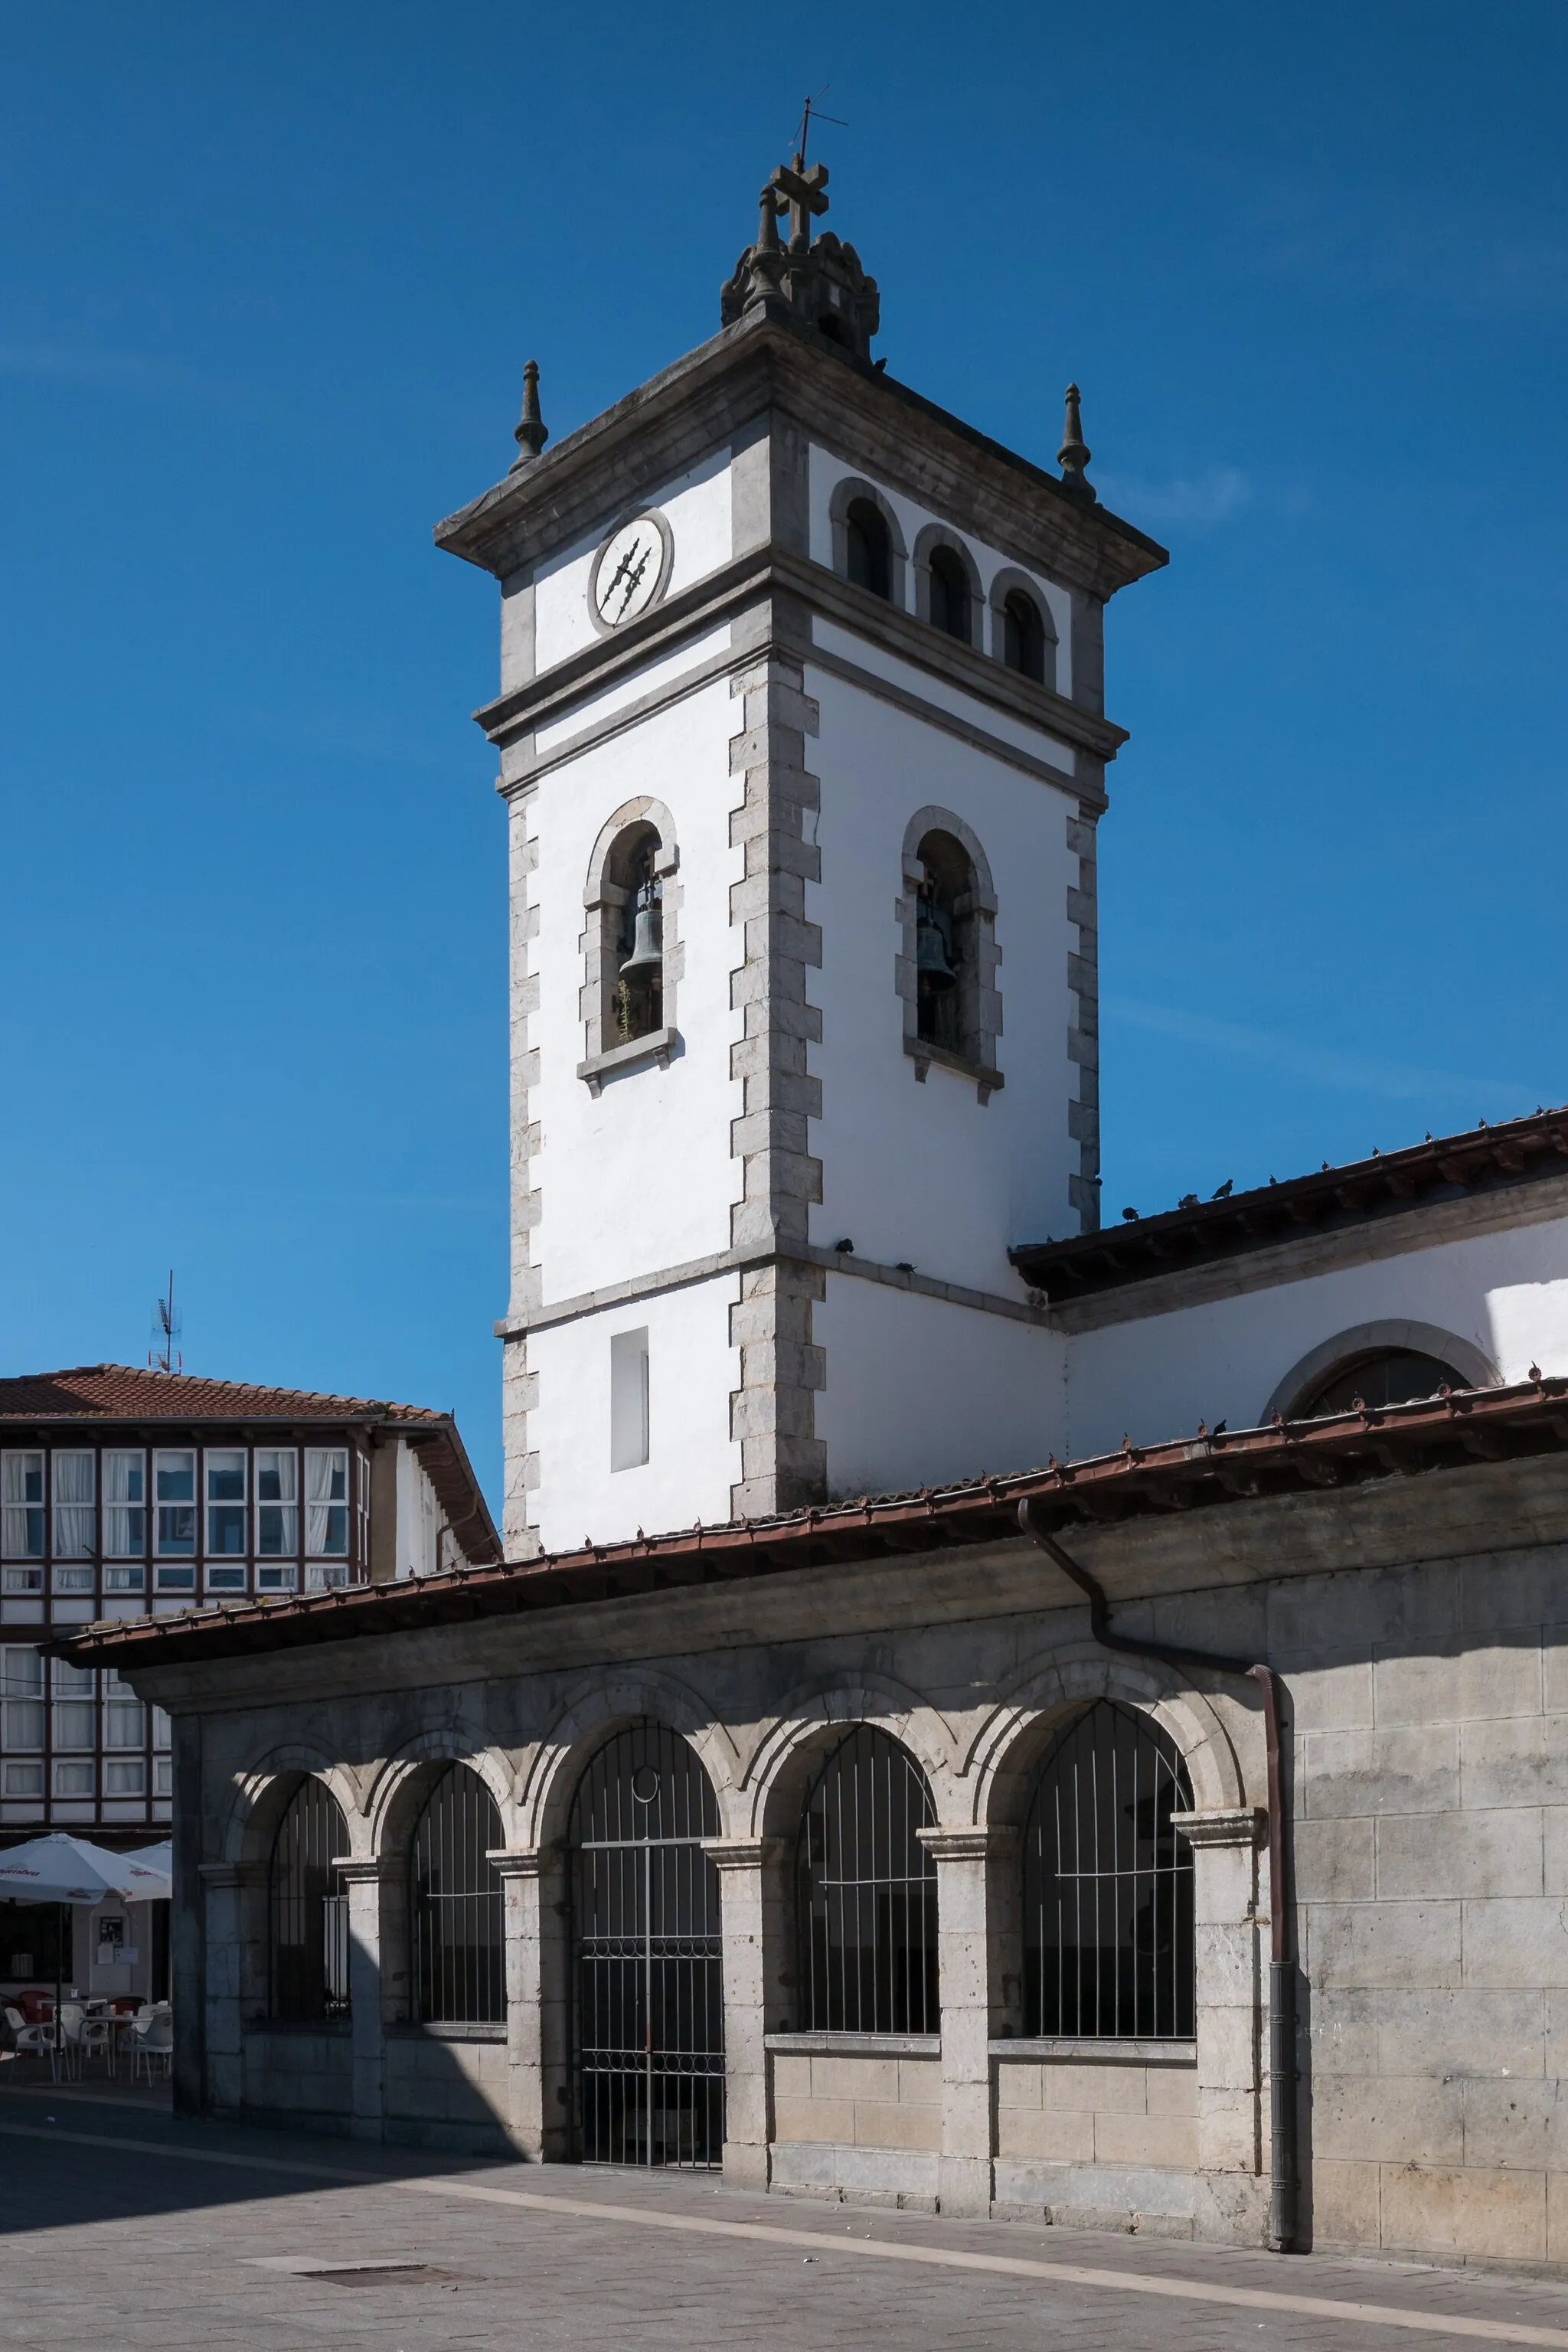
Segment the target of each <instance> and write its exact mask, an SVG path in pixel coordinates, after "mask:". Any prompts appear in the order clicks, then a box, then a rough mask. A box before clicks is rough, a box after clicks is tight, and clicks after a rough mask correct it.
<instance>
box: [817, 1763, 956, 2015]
mask: <svg viewBox="0 0 1568 2352" xmlns="http://www.w3.org/2000/svg"><path fill="white" fill-rule="evenodd" d="M935 1822H936V1811H935V1808H934V1806H933V1805H932V1803H931V1790H930V1789H929V1788H928V1786H927V1784H926V1778H925V1774H924V1773H923V1772H922V1771H921V1768H920V1766H919V1765H918V1764H917V1763H916V1762H915V1759H914V1758H913V1757H912V1756H911V1755H910V1753H909V1750H908V1749H907V1748H901V1747H900V1745H899V1742H898V1741H897V1740H896V1739H892V1738H889V1735H888V1734H887V1733H886V1732H885V1731H879V1730H878V1729H876V1728H875V1727H873V1726H871V1725H869V1724H860V1725H859V1726H858V1727H857V1728H856V1729H855V1730H853V1731H851V1732H850V1733H849V1734H848V1736H847V1738H844V1739H842V1740H840V1742H839V1743H838V1745H837V1748H834V1749H833V1751H832V1753H831V1754H830V1755H829V1757H828V1758H827V1759H826V1763H825V1764H824V1765H823V1766H822V1768H821V1769H820V1771H819V1772H818V1773H817V1775H816V1779H815V1780H813V1781H812V1783H811V1786H810V1788H809V1789H808V1790H807V1791H806V1798H805V1810H804V1812H803V1814H802V1817H801V1825H800V1833H799V1837H798V1840H797V1843H796V1848H795V1900H796V1906H797V1909H796V1922H797V1927H798V1931H799V1937H800V1960H799V1979H800V1996H799V1998H800V2003H801V2016H800V2025H801V2028H802V2030H803V2031H804V2032H808V2033H813V2032H815V2033H935V2032H938V2031H939V2030H940V2018H941V2004H940V1999H939V1992H938V1984H937V1939H936V1916H937V1915H936V1864H934V1862H933V1861H932V1860H931V1855H930V1853H928V1852H927V1851H926V1848H925V1846H924V1845H923V1844H922V1843H921V1840H920V1838H919V1836H918V1835H917V1832H918V1831H920V1830H922V1829H930V1828H932V1827H934V1826H935Z"/></svg>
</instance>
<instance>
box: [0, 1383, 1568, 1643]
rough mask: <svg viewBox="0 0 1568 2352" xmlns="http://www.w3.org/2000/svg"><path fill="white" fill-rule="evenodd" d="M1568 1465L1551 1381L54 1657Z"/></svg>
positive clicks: (455, 1613)
mask: <svg viewBox="0 0 1568 2352" xmlns="http://www.w3.org/2000/svg"><path fill="white" fill-rule="evenodd" d="M1564 1450H1568V1378H1565V1377H1563V1376H1561V1375H1552V1376H1550V1377H1549V1376H1547V1375H1544V1374H1539V1373H1536V1372H1535V1371H1534V1370H1533V1368H1532V1373H1531V1378H1530V1379H1529V1380H1528V1381H1517V1382H1514V1383H1512V1384H1510V1385H1508V1386H1504V1387H1499V1388H1495V1389H1474V1390H1449V1389H1447V1388H1442V1389H1439V1390H1438V1391H1437V1392H1436V1395H1434V1396H1431V1397H1423V1398H1417V1399H1414V1400H1412V1401H1411V1402H1408V1403H1405V1404H1397V1405H1383V1406H1376V1407H1373V1406H1368V1405H1357V1406H1354V1407H1352V1409H1351V1410H1350V1411H1349V1412H1338V1413H1331V1414H1325V1415H1323V1416H1321V1418H1318V1419H1314V1420H1309V1421H1292V1422H1287V1421H1284V1420H1282V1419H1280V1418H1278V1417H1276V1418H1275V1419H1274V1420H1273V1421H1271V1422H1269V1423H1267V1424H1265V1425H1263V1426H1261V1427H1258V1428H1256V1429H1238V1430H1225V1429H1215V1430H1212V1431H1211V1430H1209V1429H1207V1428H1205V1426H1204V1424H1202V1423H1200V1424H1199V1427H1198V1430H1197V1432H1196V1433H1195V1434H1194V1435H1193V1436H1191V1437H1175V1438H1168V1439H1164V1440H1162V1441H1160V1442H1158V1443H1155V1444H1148V1445H1134V1444H1132V1443H1131V1440H1130V1439H1124V1440H1123V1441H1122V1444H1121V1446H1120V1447H1119V1448H1117V1449H1116V1451H1114V1452H1113V1453H1110V1454H1096V1455H1093V1456H1090V1457H1088V1458H1086V1459H1083V1460H1079V1461H1076V1462H1066V1463H1062V1462H1058V1461H1056V1460H1054V1459H1053V1460H1051V1461H1050V1462H1048V1463H1047V1465H1046V1466H1045V1467H1044V1468H1043V1469H1040V1468H1036V1469H1030V1470H1024V1471H1016V1472H1011V1473H1007V1474H1005V1475H985V1476H982V1477H979V1478H973V1479H964V1480H955V1481H952V1482H950V1483H946V1484H942V1485H939V1486H932V1487H928V1488H921V1489H911V1490H906V1491H904V1492H902V1493H898V1494H890V1495H877V1496H858V1497H857V1498H855V1499H853V1500H849V1501H843V1500H841V1501H838V1502H837V1503H826V1504H817V1505H813V1506H810V1507H805V1508H803V1509H801V1510H797V1511H793V1512H790V1513H787V1514H784V1515H781V1516H780V1517H776V1518H769V1519H752V1520H738V1521H729V1522H726V1523H725V1524H724V1525H722V1526H715V1527H711V1528H705V1527H702V1526H701V1525H700V1524H699V1525H698V1526H696V1527H693V1528H681V1529H679V1530H677V1531H675V1532H673V1533H671V1534H668V1535H656V1536H641V1535H639V1536H636V1537H632V1538H623V1539H620V1540H617V1541H614V1542H606V1543H595V1542H593V1541H592V1540H589V1541H586V1542H584V1544H583V1545H581V1546H580V1547H578V1548H577V1549H574V1550H572V1551H567V1552H556V1553H552V1554H547V1555H545V1556H543V1557H542V1558H540V1559H526V1560H506V1561H501V1562H499V1563H497V1564H496V1565H494V1566H485V1567H479V1568H473V1569H468V1570H447V1571H445V1572H444V1573H442V1574H441V1575H438V1576H430V1577H423V1578H419V1579H412V1580H400V1581H399V1582H397V1583H395V1584H364V1585H354V1586H350V1587H347V1588H340V1589H338V1590H336V1591H331V1592H308V1593H299V1594H292V1595H283V1594H278V1595H271V1596H265V1597H262V1598H259V1599H258V1600H256V1601H245V1602H243V1603H234V1602H230V1603H227V1604H226V1605H225V1606H224V1607H223V1608H222V1609H221V1610H220V1609H217V1608H215V1607H213V1606H211V1605H206V1606H203V1607H199V1608H196V1609H193V1610H190V1611H186V1612H182V1613H181V1614H179V1615H177V1616H170V1617H160V1618H136V1619H123V1620H116V1621H113V1622H100V1623H99V1624H97V1625H92V1626H88V1627H85V1628H83V1629H82V1630H81V1631H80V1632H79V1633H73V1634H71V1635H68V1636H62V1637H59V1638H58V1639H57V1640H56V1641H55V1642H54V1643H49V1644H47V1649H48V1651H49V1654H51V1655H58V1656H60V1657H69V1658H72V1659H74V1660H75V1661H76V1662H77V1663H78V1664H83V1665H88V1664H123V1665H124V1666H128V1667H129V1666H135V1665H153V1664H164V1663H168V1664H177V1663H181V1662H183V1661H184V1660H187V1659H192V1660H202V1661H206V1660H209V1659H214V1658H219V1657H234V1656H241V1655H245V1654H249V1653H253V1652H259V1651H269V1650H277V1649H283V1648H288V1647H293V1646H295V1645H298V1644H301V1643H313V1642H317V1641H340V1640H344V1639H351V1638H369V1637H372V1636H374V1635H378V1634H383V1633H414V1632H421V1631H426V1630H429V1629H432V1628H434V1627H436V1626H438V1625H441V1624H449V1623H455V1622H466V1621H468V1620H472V1619H475V1618H478V1617H480V1616H514V1615H523V1614H529V1613H531V1612H534V1611H536V1610H540V1609H559V1608H566V1607H572V1606H576V1605H581V1604H584V1603H591V1602H595V1601H619V1600H627V1599H630V1598H633V1597H636V1596H639V1595H645V1594H654V1593H658V1592H660V1591H678V1590H680V1589H683V1588H686V1587H689V1586H693V1585H707V1584H718V1583H725V1582H729V1581H731V1580H737V1579H748V1578H752V1577H757V1576H763V1575H770V1574H778V1573H780V1572H784V1571H788V1570H804V1569H813V1568H821V1567H834V1568H839V1569H842V1568H844V1567H846V1566H848V1565H850V1564H862V1565H863V1564H867V1563H871V1562H878V1561H880V1562H883V1563H884V1564H885V1563H887V1562H889V1561H890V1560H893V1559H898V1558H900V1557H902V1558H906V1559H907V1558H911V1557H913V1556H915V1555H918V1554H921V1553H926V1554H929V1553H932V1552H938V1551H951V1550H960V1549H976V1548H979V1547H983V1546H990V1547H994V1546H995V1545H996V1544H997V1543H1000V1542H1009V1541H1012V1540H1014V1539H1015V1538H1018V1536H1019V1528H1018V1510H1019V1507H1020V1505H1021V1504H1025V1503H1027V1504H1029V1505H1030V1506H1031V1507H1032V1508H1033V1511H1034V1515H1035V1518H1036V1521H1037V1524H1040V1525H1043V1526H1047V1527H1050V1528H1065V1527H1075V1526H1076V1527H1080V1528H1081V1527H1083V1526H1084V1525H1085V1524H1088V1525H1089V1526H1091V1527H1092V1526H1101V1527H1103V1526H1111V1525H1117V1524H1125V1523H1128V1522H1130V1521H1131V1520H1133V1519H1147V1518H1153V1519H1162V1518H1168V1517H1172V1516H1173V1515H1175V1514H1177V1513H1185V1512H1187V1511H1189V1510H1192V1509H1194V1508H1205V1507H1220V1506H1225V1507H1229V1506H1231V1505H1234V1504H1237V1503H1242V1502H1248V1501H1257V1500H1263V1499H1267V1498H1268V1497H1270V1496H1274V1497H1279V1496H1291V1495H1294V1496H1302V1497H1308V1498H1310V1497H1311V1496H1315V1495H1319V1494H1321V1493H1322V1492H1323V1491H1324V1490H1327V1489H1340V1488H1343V1489H1349V1488H1352V1487H1355V1486H1363V1485H1365V1484H1368V1483H1371V1482H1373V1481H1376V1480H1380V1479H1383V1478H1386V1477H1391V1476H1410V1475H1416V1474H1419V1473H1424V1472H1436V1471H1439V1470H1443V1469H1451V1468H1455V1467H1460V1468H1466V1467H1468V1468H1472V1469H1474V1468H1480V1467H1483V1466H1484V1465H1489V1464H1497V1463H1500V1462H1507V1461H1510V1460H1519V1459H1522V1458H1525V1457H1527V1456H1531V1455H1538V1454H1554V1453H1561V1452H1563V1451H1564Z"/></svg>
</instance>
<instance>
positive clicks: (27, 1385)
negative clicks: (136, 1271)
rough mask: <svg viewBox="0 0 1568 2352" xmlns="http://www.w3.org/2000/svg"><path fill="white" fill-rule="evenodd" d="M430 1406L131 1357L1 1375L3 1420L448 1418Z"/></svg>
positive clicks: (0, 1415) (432, 1420)
mask: <svg viewBox="0 0 1568 2352" xmlns="http://www.w3.org/2000/svg"><path fill="white" fill-rule="evenodd" d="M450 1417H451V1416H450V1415H449V1414H447V1413H441V1412H431V1411H430V1410H429V1409H428V1408H427V1407H426V1406H425V1405H417V1404H383V1403H379V1402H376V1401H374V1399H372V1398H369V1397H340V1396H321V1395H318V1394H317V1393H316V1392H315V1391H313V1390H310V1389H269V1388H259V1387H256V1386H253V1385H252V1384H251V1383H250V1382H248V1381H207V1380H200V1379H198V1378H197V1377H196V1376H195V1374H194V1373H189V1372H153V1371H137V1370H134V1369H133V1368H132V1366H131V1365H129V1364H79V1365H78V1366H77V1368H76V1369H75V1370H74V1371H68V1372H22V1373H19V1374H18V1375H17V1376H16V1378H15V1379H12V1380H0V1421H27V1422H38V1421H180V1422H184V1421H397V1422H425V1423H430V1424H432V1425H437V1424H439V1423H442V1422H444V1421H447V1420H449V1419H450Z"/></svg>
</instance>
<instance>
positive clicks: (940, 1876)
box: [915, 1827, 1018, 2214]
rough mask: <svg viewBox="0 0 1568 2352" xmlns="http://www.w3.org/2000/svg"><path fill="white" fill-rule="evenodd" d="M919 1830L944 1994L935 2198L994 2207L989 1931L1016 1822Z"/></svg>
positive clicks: (976, 2208)
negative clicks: (931, 1871)
mask: <svg viewBox="0 0 1568 2352" xmlns="http://www.w3.org/2000/svg"><path fill="white" fill-rule="evenodd" d="M915 1834H916V1835H917V1836H918V1838H919V1839H920V1842H921V1844H922V1845H923V1846H924V1847H925V1849H926V1851H927V1853H929V1854H931V1857H932V1859H933V1860H934V1862H935V1864H936V1916H937V1953H938V1983H939V1986H940V1989H941V1994H942V2155H941V2157H940V2158H939V2159H938V2164H937V2198H938V2201H939V2204H940V2206H941V2210H942V2212H943V2213H950V2214H985V2213H989V2211H990V2210H991V2180H992V2171H991V2160H992V2154H993V2148H994V2138H993V2131H994V2126H993V2104H994V2103H993V2099H992V2092H991V2020H992V2014H993V2011H994V2009H995V2008H996V2006H997V2005H998V1988H997V1987H996V1985H995V1984H994V1981H993V1979H994V1976H995V1973H996V1969H997V1967H998V1964H999V1959H1000V1953H999V1949H998V1939H997V1938H996V1937H994V1935H993V1933H992V1917H991V1907H992V1906H991V1885H990V1882H991V1875H992V1874H991V1868H990V1864H991V1860H992V1857H993V1856H994V1855H995V1854H997V1853H1011V1852H1012V1851H1013V1848H1014V1845H1015V1844H1016V1840H1017V1834H1018V1833H1017V1832H1016V1830H1014V1829H1010V1828H1005V1827H999V1828H992V1829H934V1830H918V1831H917V1832H915Z"/></svg>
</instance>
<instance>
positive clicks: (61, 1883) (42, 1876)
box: [0, 1831, 170, 2037]
mask: <svg viewBox="0 0 1568 2352" xmlns="http://www.w3.org/2000/svg"><path fill="white" fill-rule="evenodd" d="M169 1893H170V1886H169V1880H168V1876H167V1874H163V1873H161V1872H158V1871H156V1870H149V1869H148V1868H147V1866H146V1864H144V1863H141V1862H138V1860H137V1859H136V1856H135V1855H134V1854H132V1853H110V1851H109V1849H108V1847H107V1846H101V1845H93V1844H91V1843H89V1840H88V1839H86V1838H74V1837H67V1836H66V1835H65V1833H64V1832H62V1831H56V1832H54V1833H53V1834H52V1835H51V1836H49V1837H41V1838H29V1839H28V1841H27V1843H26V1845H14V1846H10V1847H7V1848H6V1849H5V1852H3V1853H0V1895H4V1896H8V1897H9V1898H10V1900H11V1901H12V1902H13V1903H58V1905H59V1906H60V1910H61V1913H62V1915H63V1914H64V1913H65V1912H66V1911H68V1908H69V1906H70V1905H71V1904H73V1903H101V1901H102V1900H103V1897H104V1896H105V1895H119V1896H121V1899H122V1900H123V1901H125V1902H128V1903H145V1902H147V1901H148V1900H149V1899H161V1900H163V1901H165V1902H166V1901H167V1900H168V1897H169ZM65 1937H66V1921H65V1918H64V1916H62V1917H61V1920H60V1936H59V1942H58V1945H57V1947H56V1956H55V2025H54V2030H55V2033H56V2035H57V2037H58V2033H59V2030H60V1997H61V1989H62V1981H63V1970H64V1961H63V1958H61V1955H62V1953H63V1951H64V1947H65Z"/></svg>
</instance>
